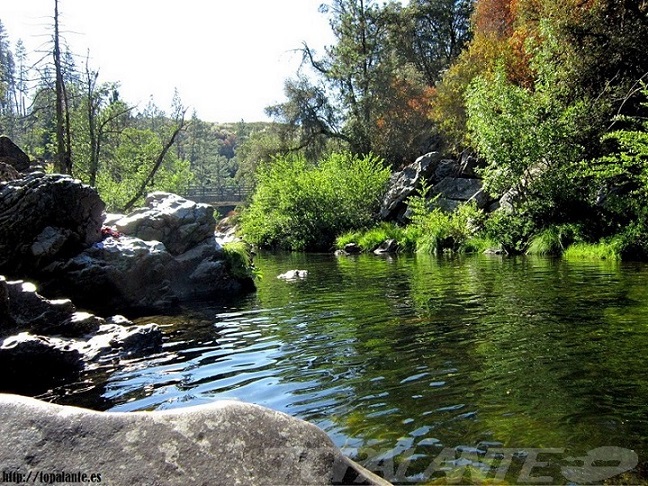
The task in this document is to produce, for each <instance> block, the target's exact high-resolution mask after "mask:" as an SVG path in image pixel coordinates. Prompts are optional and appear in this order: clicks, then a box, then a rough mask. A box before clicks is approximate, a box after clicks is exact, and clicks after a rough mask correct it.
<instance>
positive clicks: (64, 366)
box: [0, 276, 162, 393]
mask: <svg viewBox="0 0 648 486" xmlns="http://www.w3.org/2000/svg"><path fill="white" fill-rule="evenodd" d="M0 315H2V319H1V320H0V370H1V372H0V390H5V391H14V392H24V393H27V392H30V393H42V392H43V391H45V390H47V389H48V388H50V387H51V386H52V384H54V383H61V382H63V381H65V380H72V379H76V377H77V375H78V373H79V371H81V370H82V369H83V368H84V367H85V366H87V365H90V364H91V363H93V362H95V361H97V360H99V359H100V358H101V359H108V358H110V359H120V358H126V357H128V358H130V357H134V356H141V355H144V354H148V353H154V352H158V351H159V350H160V349H161V346H162V332H161V330H160V329H159V326H157V324H147V325H143V326H135V325H133V323H132V322H131V321H129V320H127V319H126V318H124V317H122V316H113V317H111V318H109V319H108V320H105V319H102V318H101V317H97V316H95V315H93V314H89V313H87V312H78V311H77V310H76V308H75V306H74V305H73V304H72V302H71V301H69V300H67V299H65V300H48V299H46V298H44V297H43V296H41V295H40V294H38V292H36V288H35V286H34V285H33V284H31V283H27V282H23V281H13V282H8V281H7V280H6V278H5V277H3V276H0Z"/></svg>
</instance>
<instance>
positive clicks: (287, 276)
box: [277, 270, 308, 280]
mask: <svg viewBox="0 0 648 486" xmlns="http://www.w3.org/2000/svg"><path fill="white" fill-rule="evenodd" d="M307 276H308V270H288V271H287V272H286V273H282V274H281V275H277V278H278V279H282V280H298V279H302V278H306V277H307Z"/></svg>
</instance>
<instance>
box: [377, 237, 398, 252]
mask: <svg viewBox="0 0 648 486" xmlns="http://www.w3.org/2000/svg"><path fill="white" fill-rule="evenodd" d="M397 251H398V242H397V241H396V240H394V239H392V238H390V239H388V240H385V241H383V242H382V243H381V244H380V245H379V246H378V248H376V249H375V250H374V251H373V252H374V253H375V254H376V255H384V254H386V253H396V252H397Z"/></svg>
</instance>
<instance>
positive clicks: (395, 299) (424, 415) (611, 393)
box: [59, 254, 648, 484]
mask: <svg viewBox="0 0 648 486" xmlns="http://www.w3.org/2000/svg"><path fill="white" fill-rule="evenodd" d="M256 265H257V267H258V268H259V269H260V271H261V273H262V279H261V280H260V281H259V282H258V284H257V286H258V291H257V292H256V293H255V294H252V295H250V296H247V297H245V298H242V299H240V300H238V301H236V302H233V303H232V302H230V303H228V305H227V306H219V305H205V306H202V307H196V308H192V309H190V310H187V312H186V313H184V314H182V315H179V316H166V317H162V316H152V317H150V318H147V319H143V320H142V322H146V321H154V322H158V323H160V324H161V325H162V326H164V331H165V345H164V352H163V353H161V354H159V355H156V356H153V357H149V358H147V359H139V360H133V361H130V362H124V363H120V364H114V365H111V366H108V367H106V368H103V369H99V370H96V371H94V372H92V373H89V374H88V376H86V377H85V381H84V382H83V383H78V384H76V385H75V386H72V387H68V388H66V390H65V393H66V394H67V395H66V396H65V397H63V398H61V399H60V400H59V401H60V402H63V403H81V404H86V405H88V404H90V405H91V406H94V407H95V408H99V409H102V410H113V411H131V410H153V409H167V408H173V407H184V406H189V405H195V404H203V403H207V402H210V401H213V400H216V399H224V398H233V399H240V400H245V401H249V402H253V403H257V404H260V405H264V406H267V407H270V408H273V409H275V410H279V411H282V412H286V413H288V414H290V415H293V416H296V417H299V418H302V419H305V420H308V421H310V422H312V423H314V424H316V425H318V426H319V427H321V428H322V429H324V430H325V431H326V432H327V433H328V434H329V436H330V437H331V438H332V439H333V441H334V442H335V443H336V444H337V445H338V446H339V447H341V448H342V449H343V451H344V452H345V453H346V454H348V455H349V456H351V457H352V458H355V459H356V460H357V461H358V462H361V463H363V464H364V465H365V466H366V467H368V468H369V469H372V470H374V471H375V472H377V473H378V474H381V475H382V476H384V477H386V478H387V479H389V480H391V481H393V482H395V483H405V484H409V483H443V482H459V483H462V484H464V483H473V484H483V483H484V482H486V483H499V482H501V481H505V482H506V483H507V484H518V483H520V484H521V483H524V484H570V483H571V484H574V483H596V484H600V483H602V482H608V483H615V484H627V483H629V482H630V483H632V482H643V481H644V480H645V479H646V478H647V477H648V474H647V473H646V471H645V468H646V465H645V464H644V463H645V462H646V460H647V459H648V372H647V369H648V357H647V350H648V291H647V290H648V266H646V265H644V264H636V263H634V264H630V263H618V262H567V261H564V260H560V259H549V258H529V257H526V258H524V257H520V258H507V257H499V256H466V257H443V258H436V257H429V256H398V257H389V258H387V257H376V256H373V255H362V256H358V257H342V258H338V257H335V256H332V255H314V254H278V255H276V254H261V255H258V256H257V257H256ZM290 269H305V270H308V272H309V274H308V277H307V278H306V279H303V280H298V281H283V280H278V279H277V278H276V277H277V275H278V274H280V273H283V272H285V271H287V270H290ZM75 387H76V388H75Z"/></svg>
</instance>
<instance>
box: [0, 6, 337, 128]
mask: <svg viewBox="0 0 648 486" xmlns="http://www.w3.org/2000/svg"><path fill="white" fill-rule="evenodd" d="M323 1H324V0H183V1H178V0H59V11H60V21H61V30H62V34H63V36H64V37H65V39H66V41H67V43H68V45H69V46H70V48H71V50H72V52H73V53H74V54H77V55H79V56H81V57H80V58H78V59H77V65H78V67H79V68H82V67H83V65H84V62H85V61H84V59H85V56H86V54H87V52H88V49H89V52H90V68H91V69H93V70H97V69H98V70H99V72H100V81H119V82H120V83H121V88H120V93H121V97H122V99H124V100H126V101H128V102H129V103H133V104H138V106H139V107H140V108H143V107H144V106H145V105H146V103H147V102H148V100H149V97H150V96H151V95H152V96H153V98H154V101H155V103H156V104H157V105H158V106H159V107H160V108H162V109H163V110H165V111H168V110H170V106H171V98H172V96H173V91H174V88H178V90H179V93H180V97H181V99H182V101H183V103H184V104H185V105H186V106H189V107H190V112H191V111H192V110H193V109H195V110H196V112H197V114H198V117H199V118H201V119H203V120H206V121H213V122H234V121H239V120H241V119H243V120H245V121H247V122H252V121H262V120H267V118H266V116H265V114H264V111H263V110H264V108H265V107H266V106H268V105H272V104H276V103H278V102H281V101H283V99H284V96H283V83H284V80H285V79H286V78H288V77H291V76H292V75H294V74H295V72H296V70H297V67H298V65H299V61H300V59H301V58H300V55H299V54H298V53H294V52H291V51H293V50H294V49H298V48H299V47H300V46H301V44H302V42H303V41H306V42H308V44H309V45H311V46H313V47H315V48H316V49H318V50H321V48H322V47H323V46H324V45H327V44H330V43H331V42H332V41H333V37H332V34H331V31H330V28H329V25H328V20H327V17H326V15H324V14H321V13H319V12H318V6H319V5H320V4H321V3H323ZM53 13H54V0H13V1H12V0H2V3H1V4H0V21H2V23H3V25H4V27H5V29H6V31H7V34H8V36H9V41H10V42H11V46H12V50H15V43H16V41H17V40H18V39H22V40H23V42H24V43H25V45H26V47H27V49H28V50H29V51H36V50H38V49H39V48H43V47H44V46H46V43H47V42H49V40H50V38H51V34H50V33H51V32H52V31H53V28H52V17H53ZM36 56H37V54H34V60H35V59H36ZM41 56H42V55H41Z"/></svg>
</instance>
